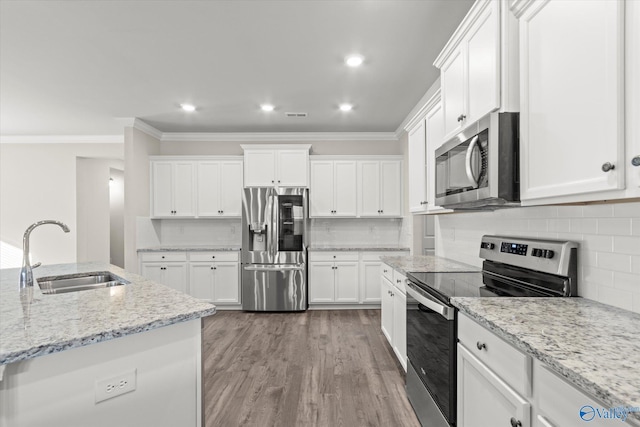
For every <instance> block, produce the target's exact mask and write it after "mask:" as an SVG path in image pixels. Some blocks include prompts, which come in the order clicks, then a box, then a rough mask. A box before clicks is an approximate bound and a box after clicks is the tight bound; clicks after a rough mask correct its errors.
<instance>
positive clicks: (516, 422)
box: [510, 417, 522, 427]
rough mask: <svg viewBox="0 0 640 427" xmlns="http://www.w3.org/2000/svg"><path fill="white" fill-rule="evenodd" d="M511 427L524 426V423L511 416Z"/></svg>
mask: <svg viewBox="0 0 640 427" xmlns="http://www.w3.org/2000/svg"><path fill="white" fill-rule="evenodd" d="M510 421H511V427H522V423H521V422H520V420H516V419H515V418H513V417H511V420H510Z"/></svg>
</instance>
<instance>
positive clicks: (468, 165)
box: [464, 135, 478, 188]
mask: <svg viewBox="0 0 640 427" xmlns="http://www.w3.org/2000/svg"><path fill="white" fill-rule="evenodd" d="M477 143H478V135H476V136H474V137H473V139H472V140H471V143H469V147H467V156H466V161H465V162H464V166H465V171H466V172H467V178H469V182H471V185H472V186H473V188H477V187H478V180H477V179H476V177H475V176H473V169H471V160H472V159H471V157H472V156H473V149H474V148H475V146H476V144H477Z"/></svg>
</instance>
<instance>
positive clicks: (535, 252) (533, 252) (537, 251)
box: [531, 249, 540, 257]
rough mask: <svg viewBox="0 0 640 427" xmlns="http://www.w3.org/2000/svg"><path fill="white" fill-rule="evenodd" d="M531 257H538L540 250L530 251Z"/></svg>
mask: <svg viewBox="0 0 640 427" xmlns="http://www.w3.org/2000/svg"><path fill="white" fill-rule="evenodd" d="M531 256H535V257H538V256H540V249H532V250H531Z"/></svg>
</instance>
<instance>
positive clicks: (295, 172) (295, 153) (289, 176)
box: [276, 150, 309, 187]
mask: <svg viewBox="0 0 640 427" xmlns="http://www.w3.org/2000/svg"><path fill="white" fill-rule="evenodd" d="M277 155H278V161H277V168H278V169H277V173H276V178H277V184H278V185H279V186H281V187H308V186H309V182H308V178H307V177H308V175H309V151H308V150H278V154H277Z"/></svg>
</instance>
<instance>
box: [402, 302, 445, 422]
mask: <svg viewBox="0 0 640 427" xmlns="http://www.w3.org/2000/svg"><path fill="white" fill-rule="evenodd" d="M455 333H456V331H455V321H453V320H447V319H445V318H444V317H442V316H441V315H440V314H438V313H436V312H435V311H433V310H431V309H429V308H427V307H425V306H424V305H422V304H419V303H418V302H417V301H416V300H415V299H413V298H411V297H410V296H409V295H407V357H408V359H409V362H410V363H411V364H412V365H413V367H414V369H415V370H416V372H417V373H418V375H419V376H420V379H421V380H422V383H423V384H424V385H425V387H426V388H427V390H429V393H430V394H431V396H432V397H433V400H434V401H435V402H436V404H437V405H438V406H439V407H440V411H442V413H443V414H444V416H445V417H446V418H447V420H448V421H449V422H450V423H452V422H455V419H456V416H455V411H456V401H455V381H456V380H455V370H456V350H455V349H456V347H455Z"/></svg>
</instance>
